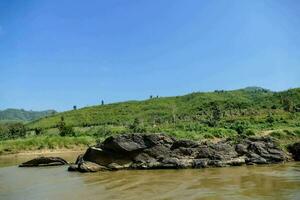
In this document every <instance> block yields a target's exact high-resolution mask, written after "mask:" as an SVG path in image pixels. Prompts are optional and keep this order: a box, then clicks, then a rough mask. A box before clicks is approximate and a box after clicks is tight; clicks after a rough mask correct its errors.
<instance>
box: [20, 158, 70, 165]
mask: <svg viewBox="0 0 300 200" xmlns="http://www.w3.org/2000/svg"><path fill="white" fill-rule="evenodd" d="M66 164H68V162H67V161H65V160H64V159H62V158H60V157H44V156H42V157H38V158H34V159H32V160H29V161H27V162H24V163H22V164H21V165H19V167H40V166H55V165H66Z"/></svg>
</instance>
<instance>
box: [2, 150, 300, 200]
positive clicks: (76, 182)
mask: <svg viewBox="0 0 300 200" xmlns="http://www.w3.org/2000/svg"><path fill="white" fill-rule="evenodd" d="M76 155H77V154H68V155H63V154H62V155H58V156H62V157H63V158H66V159H68V160H74V159H75V157H76ZM24 159H25V160H26V159H28V156H27V157H26V156H24V157H22V156H21V157H18V158H17V159H16V157H15V156H12V157H11V159H10V158H9V157H8V156H6V157H5V158H4V157H0V199H1V200H6V199H13V200H14V199H30V200H35V199H38V200H40V199H72V200H76V199H80V200H88V199H100V200H101V199H124V200H126V199H128V200H134V199H184V200H185V199H272V200H274V199H295V200H296V199H300V163H288V164H279V165H268V166H243V167H228V168H214V169H194V170H192V169H189V170H145V171H135V170H131V171H116V172H99V173H93V174H80V173H77V172H67V171H66V168H67V167H66V166H60V167H41V168H18V167H17V166H16V164H19V162H20V161H22V160H24ZM4 163H5V165H4Z"/></svg>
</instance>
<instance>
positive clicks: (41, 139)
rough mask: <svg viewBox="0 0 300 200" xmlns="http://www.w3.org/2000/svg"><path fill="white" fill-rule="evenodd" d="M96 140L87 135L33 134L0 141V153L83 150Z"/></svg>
mask: <svg viewBox="0 0 300 200" xmlns="http://www.w3.org/2000/svg"><path fill="white" fill-rule="evenodd" d="M95 142H96V140H95V138H93V137H89V136H80V137H60V136H35V137H28V138H24V139H15V140H4V141H0V155H1V156H2V155H8V154H41V153H51V152H56V153H57V152H65V151H77V150H84V149H86V148H87V147H88V146H90V145H93V144H95Z"/></svg>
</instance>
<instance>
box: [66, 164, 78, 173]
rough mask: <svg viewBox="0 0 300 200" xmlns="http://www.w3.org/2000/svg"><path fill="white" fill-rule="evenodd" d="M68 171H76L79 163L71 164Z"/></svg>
mask: <svg viewBox="0 0 300 200" xmlns="http://www.w3.org/2000/svg"><path fill="white" fill-rule="evenodd" d="M68 171H70V172H74V171H78V165H76V164H75V165H70V166H69V167H68Z"/></svg>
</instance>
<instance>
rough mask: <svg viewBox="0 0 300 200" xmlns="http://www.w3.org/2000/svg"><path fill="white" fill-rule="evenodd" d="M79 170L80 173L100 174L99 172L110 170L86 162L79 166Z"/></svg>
mask: <svg viewBox="0 0 300 200" xmlns="http://www.w3.org/2000/svg"><path fill="white" fill-rule="evenodd" d="M72 168H73V167H72ZM77 170H78V171H80V172H98V171H103V170H108V168H107V167H104V166H102V165H98V164H96V163H93V162H89V161H84V162H82V163H80V164H78V167H77Z"/></svg>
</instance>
